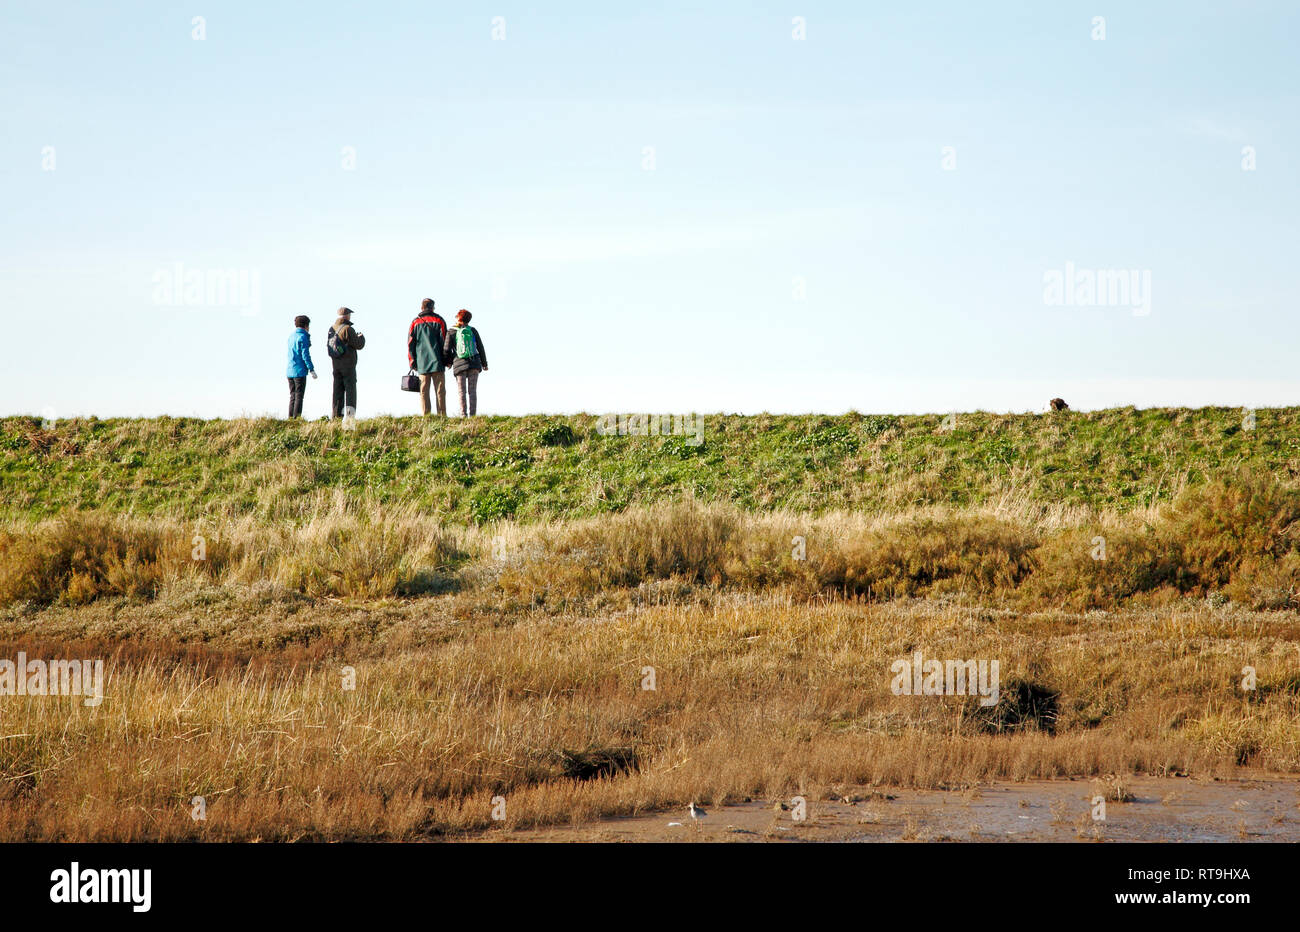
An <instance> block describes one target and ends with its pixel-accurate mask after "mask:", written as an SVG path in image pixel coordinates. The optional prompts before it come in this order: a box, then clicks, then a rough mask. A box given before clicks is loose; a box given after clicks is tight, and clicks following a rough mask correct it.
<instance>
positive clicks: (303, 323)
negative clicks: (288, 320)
mask: <svg viewBox="0 0 1300 932" xmlns="http://www.w3.org/2000/svg"><path fill="white" fill-rule="evenodd" d="M293 325H294V326H295V327H297V328H298V329H299V330H306V329H307V328H308V327H310V326H311V318H310V317H308V316H307V315H306V314H299V315H298V316H297V317H295V318H294V319H293Z"/></svg>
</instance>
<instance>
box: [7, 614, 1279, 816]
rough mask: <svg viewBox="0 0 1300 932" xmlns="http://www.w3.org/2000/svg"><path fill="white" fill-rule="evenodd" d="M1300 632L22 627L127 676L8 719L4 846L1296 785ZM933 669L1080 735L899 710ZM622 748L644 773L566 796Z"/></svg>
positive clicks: (744, 622) (953, 621)
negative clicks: (1036, 787)
mask: <svg viewBox="0 0 1300 932" xmlns="http://www.w3.org/2000/svg"><path fill="white" fill-rule="evenodd" d="M232 615H233V617H235V618H237V619H238V622H237V623H232ZM1297 637H1300V619H1298V618H1297V617H1296V616H1295V615H1294V614H1291V613H1254V612H1248V611H1244V610H1240V609H1231V608H1227V609H1224V608H1220V609H1214V608H1211V607H1210V606H1208V605H1207V604H1206V603H1204V602H1203V601H1200V602H1196V603H1184V604H1181V605H1178V606H1173V607H1168V608H1164V609H1155V610H1147V611H1126V612H1123V613H1120V614H1118V615H1107V616H1097V615H1078V614H1072V613H1046V614H1039V615H1032V614H1019V613H1015V612H1010V611H1004V612H987V611H981V610H978V609H973V608H970V607H968V606H963V605H961V604H959V603H956V602H944V601H940V600H929V601H900V602H894V603H887V604H878V605H872V604H862V603H852V602H845V601H838V602H834V603H831V604H826V605H819V606H818V605H800V604H794V603H792V602H791V600H789V599H788V598H785V597H782V596H780V595H779V594H771V595H768V596H764V597H760V598H755V597H744V596H743V595H742V594H735V595H732V596H726V595H723V596H718V597H715V598H714V599H713V600H712V601H711V602H710V603H709V604H708V605H704V606H701V605H667V606H649V607H643V608H631V609H628V610H626V611H624V612H622V613H620V614H617V615H603V616H598V617H589V616H580V615H558V616H557V615H555V614H551V613H546V612H541V611H534V612H530V613H525V614H517V615H514V616H511V617H509V618H508V619H503V618H502V617H501V616H500V615H499V614H497V613H495V612H491V611H482V610H476V608H475V604H474V600H473V598H472V597H470V596H468V595H467V594H464V593H461V594H449V595H444V596H438V597H429V598H424V599H419V600H411V601H405V602H400V601H393V600H389V601H385V602H381V603H370V604H348V603H341V602H340V603H334V602H317V603H313V602H310V601H308V600H305V599H300V600H298V601H292V600H291V601H288V602H285V601H283V600H280V599H271V600H266V599H260V598H259V597H258V596H256V595H253V594H250V595H248V596H247V598H246V599H245V600H244V601H242V602H241V601H235V602H233V603H230V602H227V603H221V602H217V603H215V604H203V600H202V599H193V598H191V599H189V600H187V602H186V603H185V604H181V603H177V604H166V603H163V602H153V603H136V604H131V605H124V604H121V603H118V604H109V603H100V604H96V605H91V606H86V607H80V608H52V609H47V610H44V611H36V612H32V611H19V612H11V613H10V614H9V615H7V616H5V617H4V619H3V621H2V622H0V644H2V645H3V648H4V650H3V652H0V657H5V656H7V657H12V656H13V654H14V653H15V652H16V651H17V650H20V649H25V650H26V652H27V654H28V655H29V656H33V657H35V656H52V655H57V656H72V657H94V656H104V657H105V659H106V660H107V667H108V674H109V677H110V679H109V684H108V689H107V698H106V699H105V701H104V703H103V704H102V705H101V706H99V707H98V708H88V707H85V706H83V705H82V704H81V701H80V699H77V698H70V697H12V696H10V697H4V698H2V699H0V714H2V715H3V718H2V719H0V781H2V782H0V787H2V789H0V795H2V796H3V799H0V825H3V829H0V837H3V838H5V839H9V840H15V839H77V840H108V839H115V840H124V839H183V838H207V839H249V838H261V839H294V838H321V839H324V838H333V839H337V838H397V839H417V838H425V837H437V836H444V835H446V834H454V833H458V832H465V831H477V830H484V829H494V828H495V829H505V830H509V829H510V828H512V827H525V826H532V825H539V824H546V823H556V822H570V821H585V820H590V819H594V818H597V817H600V816H606V815H613V814H630V813H634V812H638V811H641V810H645V809H649V808H656V807H664V806H670V805H674V806H675V805H683V804H685V803H686V802H688V801H690V800H692V799H694V800H699V801H702V802H704V803H706V804H708V803H714V804H716V803H721V802H724V801H726V800H735V799H738V798H742V797H745V796H751V797H770V798H773V799H775V798H778V797H788V796H789V795H792V794H795V793H801V794H804V795H807V796H808V797H809V798H810V799H811V798H822V797H823V796H824V795H825V792H826V791H827V788H828V787H830V786H832V785H844V784H902V785H915V786H927V787H934V786H949V787H967V786H971V785H974V784H977V783H979V782H980V781H986V780H992V779H1012V780H1019V779H1030V778H1037V777H1052V776H1057V775H1064V774H1069V775H1109V774H1125V773H1133V772H1135V771H1141V772H1147V773H1160V774H1164V773H1171V772H1180V773H1187V772H1191V773H1196V774H1204V775H1215V774H1228V773H1232V772H1234V771H1235V770H1236V768H1237V767H1238V766H1239V765H1241V764H1249V765H1251V766H1252V767H1257V768H1265V769H1269V770H1276V771H1294V770H1296V769H1297V768H1300V732H1298V731H1297V730H1296V728H1295V725H1294V723H1295V720H1296V716H1297V714H1298V713H1300V697H1297V696H1296V694H1295V693H1294V692H1292V691H1290V690H1288V689H1286V688H1269V687H1276V686H1277V685H1278V684H1286V683H1289V682H1293V681H1295V677H1296V676H1297V672H1298V671H1300V664H1298V663H1297V660H1296V657H1295V651H1294V647H1293V642H1294V641H1295V640H1296V639H1297ZM914 649H919V650H923V651H924V652H925V654H926V656H928V657H942V658H966V657H986V658H990V659H999V660H1000V663H1001V666H1002V671H1003V672H1002V678H1003V684H1004V689H1005V688H1006V684H1007V682H1008V680H1010V679H1012V678H1017V677H1018V678H1024V679H1025V680H1028V681H1032V682H1033V683H1035V684H1037V685H1039V686H1041V687H1043V688H1046V689H1050V690H1051V691H1053V692H1054V693H1055V694H1056V695H1057V697H1058V700H1057V701H1058V717H1057V721H1056V729H1055V733H1054V734H1049V733H1047V732H1046V731H1041V730H1037V729H1035V728H1032V727H1028V728H1025V729H1022V730H1015V731H1012V732H1009V733H1003V734H992V733H989V732H988V731H987V730H986V729H985V728H983V727H982V725H981V719H980V718H979V717H978V716H977V715H975V714H973V713H974V709H973V707H972V705H971V703H970V701H969V700H966V699H962V698H959V697H952V698H949V697H908V696H895V695H893V694H892V693H891V691H890V689H889V684H890V681H891V674H890V672H889V664H890V663H891V662H892V661H893V660H894V659H896V658H898V657H903V656H906V655H908V654H909V653H910V652H911V651H912V650H914ZM1245 664H1250V665H1253V666H1255V667H1256V668H1257V670H1258V671H1259V678H1260V684H1261V687H1263V688H1262V689H1261V690H1260V695H1258V696H1253V697H1249V698H1246V697H1244V694H1243V692H1242V690H1241V689H1240V688H1239V685H1238V683H1239V679H1240V671H1241V668H1242V666H1243V665H1245ZM345 665H350V666H352V667H354V668H355V670H356V688H355V690H352V691H347V690H344V689H343V688H342V668H343V667H344V666H345ZM644 667H653V668H654V671H655V680H656V683H655V685H656V689H655V690H653V691H649V690H645V689H643V688H642V681H643V676H644V674H643V668H644ZM611 751H616V752H618V753H619V754H620V755H622V759H623V760H624V761H630V763H629V765H628V768H627V769H626V770H623V769H621V768H619V767H618V766H613V767H611V768H610V773H609V774H608V775H607V776H604V777H601V778H598V779H589V780H582V779H575V778H573V777H571V776H566V772H571V771H570V770H569V768H570V766H571V764H572V761H573V760H574V759H575V757H577V756H580V755H581V754H582V753H584V752H596V754H595V755H594V756H593V759H597V760H599V759H600V755H601V753H602V752H603V753H604V755H605V757H604V759H606V760H609V759H611V754H610V752H611ZM196 795H198V796H204V797H205V798H206V799H207V803H208V810H207V816H208V817H207V819H206V820H205V821H202V822H196V821H194V820H193V819H191V817H190V810H191V805H190V800H191V799H192V797H194V796H196ZM498 795H500V796H503V797H504V798H505V799H506V813H507V818H506V820H505V821H504V823H495V822H493V820H492V818H491V811H492V799H493V797H494V796H498Z"/></svg>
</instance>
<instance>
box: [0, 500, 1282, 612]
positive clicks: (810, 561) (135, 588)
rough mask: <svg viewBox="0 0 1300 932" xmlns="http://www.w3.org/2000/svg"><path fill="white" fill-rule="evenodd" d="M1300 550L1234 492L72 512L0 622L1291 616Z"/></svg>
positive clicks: (23, 542)
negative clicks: (1136, 611)
mask: <svg viewBox="0 0 1300 932" xmlns="http://www.w3.org/2000/svg"><path fill="white" fill-rule="evenodd" d="M200 539H201V540H202V543H201V545H200V543H199V542H200ZM199 546H201V547H202V558H201V559H196V558H195V557H196V554H197V553H198V551H197V550H196V548H197V547H199ZM1298 548H1300V491H1295V490H1291V489H1287V488H1284V487H1282V486H1279V485H1277V484H1276V483H1272V482H1270V481H1268V480H1267V479H1261V478H1259V477H1255V476H1250V475H1243V476H1242V477H1241V478H1240V479H1239V481H1237V482H1235V483H1226V484H1225V483H1219V484H1213V485H1210V486H1205V487H1197V488H1193V489H1189V490H1187V491H1185V492H1183V493H1182V494H1181V495H1180V496H1179V497H1178V498H1177V499H1176V500H1175V502H1174V503H1173V504H1172V505H1171V506H1168V507H1165V508H1160V509H1151V510H1148V511H1139V512H1130V513H1127V514H1124V515H1119V514H1115V513H1102V514H1098V513H1094V512H1090V511H1087V510H1083V509H1077V508H1075V509H1070V508H1044V507H1042V506H1039V505H1035V504H1033V503H1031V502H1030V501H1028V500H1027V499H1003V500H1001V501H999V502H997V503H991V504H989V505H985V506H982V507H978V508H967V509H951V508H927V509H918V510H914V511H909V512H904V513H900V514H896V515H889V516H875V517H869V516H864V515H855V514H831V515H826V516H821V517H817V518H813V517H809V516H801V515H793V514H785V513H779V512H778V513H771V514H752V513H748V512H743V511H740V510H739V509H736V508H733V507H730V506H724V505H717V504H707V505H706V504H700V503H696V502H691V501H687V502H677V503H673V504H668V505H662V506H658V507H652V508H642V509H635V510H631V511H628V512H626V513H623V514H618V515H610V516H606V517H602V518H591V519H586V520H579V521H570V522H562V523H556V524H552V525H517V524H510V523H507V524H500V525H492V526H486V527H465V528H444V527H442V526H440V525H438V524H437V523H436V522H432V521H430V520H429V519H428V518H427V517H423V516H421V515H419V514H418V513H415V512H413V511H410V510H402V509H387V510H381V511H377V512H376V513H374V514H371V515H367V516H357V515H355V514H350V513H348V512H347V511H346V509H345V508H344V507H343V505H342V503H339V504H338V506H337V507H336V508H334V509H331V510H328V511H325V512H322V513H320V514H318V515H316V516H314V517H312V518H311V519H310V520H307V521H304V522H303V523H300V524H293V525H290V524H285V525H280V526H268V525H264V524H261V523H258V522H255V521H252V520H249V519H244V520H242V521H228V522H224V523H220V524H218V523H209V524H198V525H191V526H186V525H185V524H183V523H181V522H178V521H173V520H168V519H134V518H129V517H115V516H104V515H99V514H94V513H73V514H70V515H67V516H65V517H62V518H60V519H57V520H54V521H47V522H42V523H36V524H22V523H19V524H10V525H9V526H7V527H6V528H4V529H3V530H0V603H13V602H24V601H26V602H33V603H36V604H48V603H62V604H71V605H77V604H86V603H88V602H91V601H94V600H95V599H97V598H101V597H104V596H113V595H126V596H144V597H155V596H157V595H159V594H160V593H162V592H164V591H165V590H166V589H167V588H168V587H175V586H177V585H193V584H196V583H215V584H220V585H227V586H247V585H254V584H256V585H271V586H277V587H280V588H283V589H286V590H291V591H295V592H298V593H301V594H304V595H308V596H336V597H338V596H352V597H381V596H386V595H396V596H407V595H417V594H425V593H436V592H440V591H445V590H447V589H451V588H459V589H476V590H479V591H481V592H483V593H484V594H485V595H491V596H492V597H499V596H505V597H507V598H509V599H513V600H514V601H515V602H517V603H519V604H520V605H521V606H525V607H530V606H537V605H546V606H549V607H551V608H553V609H558V610H573V609H576V608H590V607H591V606H592V601H591V600H592V599H593V597H600V596H603V595H604V594H606V593H608V592H610V591H611V590H620V589H628V588H631V587H641V588H644V587H645V586H647V585H650V586H656V585H660V584H662V583H664V582H665V581H670V580H671V581H675V582H676V583H683V582H684V583H686V584H688V585H707V586H712V587H715V588H716V587H719V586H725V587H729V588H741V589H746V590H751V591H753V590H757V591H762V590H765V589H768V588H771V587H783V588H786V589H788V590H789V591H791V592H793V593H795V594H796V595H797V596H798V597H799V598H803V599H810V598H816V597H821V596H825V595H838V596H864V597H867V598H870V599H873V600H874V599H890V598H899V597H909V596H935V595H950V594H956V595H960V596H962V597H965V598H976V599H980V600H985V601H998V602H1003V603H1008V604H1015V605H1018V606H1020V607H1027V608H1041V607H1045V606H1056V605H1067V606H1070V607H1072V608H1076V609H1081V610H1082V609H1089V608H1108V609H1109V608H1116V607H1119V606H1121V605H1124V604H1129V603H1133V604H1140V605H1149V604H1159V603H1162V602H1165V601H1168V600H1169V599H1170V598H1176V597H1178V596H1180V595H1181V594H1184V593H1190V594H1193V595H1206V594H1211V593H1212V594H1214V595H1215V596H1216V597H1220V598H1223V599H1231V600H1232V601H1235V602H1240V603H1242V604H1245V605H1249V606H1251V607H1254V608H1288V607H1300V549H1298Z"/></svg>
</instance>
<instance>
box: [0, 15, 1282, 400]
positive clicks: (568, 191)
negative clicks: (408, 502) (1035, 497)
mask: <svg viewBox="0 0 1300 932" xmlns="http://www.w3.org/2000/svg"><path fill="white" fill-rule="evenodd" d="M539 6H541V5H539V4H512V3H493V4H490V5H484V4H479V3H457V4H448V3H429V2H419V3H401V4H397V3H382V2H376V3H368V4H349V5H342V4H333V3H328V2H325V3H314V4H310V5H302V6H297V5H295V6H293V7H290V6H289V5H287V4H285V5H283V6H280V7H276V6H273V5H269V4H265V3H219V2H206V0H205V2H203V3H192V4H187V5H177V4H166V3H157V4H139V3H115V4H99V3H96V4H74V3H62V2H31V3H24V2H9V3H6V4H5V5H4V6H3V8H0V89H2V92H0V122H2V123H3V126H4V130H3V132H2V133H0V195H2V200H3V204H4V224H3V228H0V299H3V304H4V315H5V325H4V327H3V330H2V331H0V332H2V333H3V341H4V358H5V364H4V367H3V368H4V372H3V375H2V376H0V386H3V393H2V400H0V411H2V412H3V413H40V412H42V411H49V412H51V413H53V414H55V415H56V416H59V417H68V416H74V415H86V414H98V415H100V416H112V415H145V414H160V413H169V414H174V415H190V414H200V415H204V416H223V417H230V416H236V415H239V414H260V413H274V414H277V415H280V414H283V409H284V408H285V405H286V400H285V397H284V396H285V395H286V387H285V382H284V357H285V343H286V340H287V337H288V335H289V333H290V331H291V329H292V323H291V321H292V318H293V316H294V315H295V314H308V315H310V316H311V317H312V319H313V322H314V323H313V333H314V335H315V344H316V345H315V352H316V356H317V361H318V365H320V366H322V367H323V368H325V369H328V360H327V357H326V355H325V348H324V334H325V329H326V327H327V325H328V323H329V322H330V320H332V317H333V311H334V309H335V308H337V307H338V306H339V305H341V304H346V305H349V306H351V307H352V308H354V309H355V310H356V312H357V317H356V324H357V326H358V328H359V329H360V330H362V332H364V333H365V334H366V335H367V338H368V341H369V343H368V346H367V348H366V349H365V350H364V351H363V353H362V356H361V364H360V374H359V381H360V399H359V412H358V413H359V414H360V415H361V416H367V415H372V414H377V413H384V412H392V413H411V412H413V411H415V410H417V408H418V400H417V398H416V397H415V396H413V395H405V394H403V393H401V392H400V391H399V390H398V380H399V377H400V376H401V375H403V374H404V373H405V371H406V357H405V334H406V328H407V325H408V324H409V322H410V320H411V318H412V317H413V316H414V314H415V312H416V310H417V309H418V305H419V301H420V299H421V298H424V297H432V298H434V299H435V300H436V301H437V302H438V308H439V310H440V311H443V312H444V313H446V314H448V315H450V314H451V313H453V312H454V311H455V310H456V309H457V308H461V307H466V308H469V309H470V310H472V311H474V313H475V323H476V324H477V325H479V327H480V330H481V332H482V334H483V339H484V343H485V344H486V346H487V349H488V350H489V355H490V362H491V371H490V372H489V373H488V374H487V375H485V376H484V377H483V379H482V381H481V382H480V392H481V405H480V411H481V412H482V413H525V412H534V411H552V412H576V411H589V412H608V411H655V412H660V411H662V412H674V411H675V412H683V411H704V412H715V411H728V412H730V411H738V412H758V411H763V410H769V411H790V412H803V411H828V412H839V411H845V410H848V409H851V408H856V409H858V410H861V411H867V412H875V411H892V412H914V411H949V410H965V409H972V408H976V407H982V408H986V409H991V410H999V411H1024V410H1034V409H1040V408H1041V407H1042V406H1043V405H1044V403H1045V402H1046V400H1047V399H1048V398H1049V397H1051V396H1053V395H1062V396H1064V397H1065V398H1066V399H1067V400H1068V401H1070V402H1071V404H1072V405H1073V406H1075V407H1077V408H1097V407H1106V406H1112V405H1123V404H1135V405H1138V406H1150V405H1165V404H1168V405H1174V404H1188V405H1203V404H1226V405H1259V406H1264V405H1277V404H1295V403H1300V375H1298V374H1297V365H1296V363H1297V349H1300V338H1297V335H1296V311H1297V309H1298V308H1297V304H1298V302H1297V298H1298V297H1300V288H1298V287H1297V280H1298V277H1300V271H1298V270H1300V262H1297V256H1296V253H1297V248H1296V247H1297V240H1298V239H1300V236H1298V234H1297V216H1298V215H1300V211H1298V208H1300V159H1298V155H1300V138H1298V132H1300V131H1298V129H1297V116H1300V94H1298V88H1297V84H1298V79H1300V65H1298V64H1297V61H1298V60H1300V56H1297V54H1296V37H1297V36H1298V35H1300V13H1298V12H1297V5H1296V4H1294V3H1282V2H1279V3H1269V2H1258V3H1200V2H1185V0H1184V2H1178V3H1135V2H1123V3H1105V2H1097V0H1092V2H1089V3H1075V2H1051V3H1023V2H1017V3H1004V4H971V3H968V2H954V3H944V4H938V3H934V4H884V3H872V4H864V3H850V2H840V3H832V2H803V0H800V2H798V3H789V2H782V3H767V2H736V3H715V4H700V3H681V4H676V3H666V4H665V3H656V4H645V5H637V6H640V7H641V9H639V10H623V9H619V7H621V6H623V5H620V4H610V3H604V2H602V3H556V4H548V5H547V7H548V9H547V10H546V11H544V12H543V11H541V10H539V9H537V7H539ZM704 7H708V11H707V12H705V11H704V10H703V8H704ZM561 10H563V12H561ZM196 15H202V16H203V17H204V19H205V28H206V38H204V39H203V40H202V41H197V40H195V39H194V38H192V30H193V29H194V26H193V25H192V17H194V16H196ZM1099 15H1100V16H1105V30H1106V37H1105V39H1104V40H1101V41H1098V40H1095V39H1094V38H1092V34H1093V31H1094V28H1095V27H1094V25H1093V17H1095V16H1099ZM496 16H501V17H504V19H505V39H504V41H501V40H494V39H493V35H492V32H493V17H496ZM796 16H802V17H803V18H804V20H805V22H806V39H804V40H796V39H794V38H792V31H793V29H794V28H795V27H794V24H793V23H792V20H793V18H794V17H796ZM1246 146H1250V147H1253V149H1254V151H1255V159H1256V167H1255V169H1254V170H1253V171H1244V170H1243V169H1242V159H1243V155H1242V150H1243V147H1246ZM46 147H53V151H52V155H53V159H54V163H53V166H54V167H53V170H45V169H46V168H47V167H48V164H49V163H48V158H47V156H49V155H50V154H51V153H50V151H49V150H48V149H47V148H46ZM345 147H352V149H354V150H355V153H356V156H355V168H354V169H352V170H347V169H345V168H344V167H343V158H344V148H345ZM646 147H653V150H654V168H653V170H646V168H645V149H646ZM944 147H953V149H954V150H955V168H953V169H952V170H946V169H945V167H944V164H943V160H944V155H945V149H944ZM1067 262H1068V263H1072V264H1073V267H1074V268H1075V269H1085V270H1139V271H1141V272H1149V273H1150V280H1151V293H1150V304H1149V313H1146V314H1141V313H1137V314H1135V313H1134V311H1133V310H1132V309H1130V308H1128V307H1113V306H1078V305H1069V306H1051V305H1049V304H1047V303H1046V302H1045V300H1044V281H1045V275H1046V274H1047V273H1049V272H1051V271H1052V270H1061V271H1064V270H1065V268H1066V263H1067ZM177 263H180V265H181V268H182V270H183V271H198V272H199V273H200V274H203V273H206V272H208V271H219V270H223V269H234V270H242V271H243V272H244V273H245V274H246V275H248V276H250V278H249V281H250V283H251V281H253V280H254V279H255V280H256V281H257V282H258V283H259V286H260V287H259V294H258V295H257V297H258V301H257V304H256V306H252V302H251V300H250V301H247V302H244V303H243V305H242V306H241V305H240V304H239V303H238V302H236V303H234V304H231V303H228V304H226V305H218V306H210V305H206V304H201V305H197V306H176V307H170V306H160V305H159V304H158V303H157V301H156V298H157V294H156V292H157V288H156V282H155V275H156V273H160V272H163V273H166V274H167V275H170V274H171V271H172V270H173V269H174V268H175V267H176V264H177ZM796 279H801V280H802V281H803V283H804V284H803V287H804V289H805V297H803V298H802V299H800V298H799V297H798V296H796V294H795V289H796V281H795V280H796ZM328 385H329V382H328V378H327V377H322V379H321V380H320V381H317V382H309V383H308V389H307V399H306V411H305V413H306V414H307V416H309V417H318V416H320V415H321V414H324V413H325V412H326V410H327V407H328V394H329V391H328Z"/></svg>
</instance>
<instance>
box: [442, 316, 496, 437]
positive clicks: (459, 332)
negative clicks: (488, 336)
mask: <svg viewBox="0 0 1300 932" xmlns="http://www.w3.org/2000/svg"><path fill="white" fill-rule="evenodd" d="M473 316H474V315H473V314H471V313H470V312H469V311H467V310H465V309H464V308H461V309H460V310H459V311H457V312H456V326H454V327H452V328H451V329H450V330H448V331H447V342H446V345H445V346H444V347H443V349H444V355H445V356H446V357H447V358H448V359H450V360H451V361H452V363H451V371H452V374H453V375H454V376H456V388H457V389H458V390H459V392H460V416H461V417H473V416H474V415H475V414H478V374H479V373H480V372H487V353H486V352H485V351H484V349H483V338H482V337H481V336H479V335H478V329H477V328H475V327H471V326H470V325H469V322H470V318H472V317H473Z"/></svg>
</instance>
